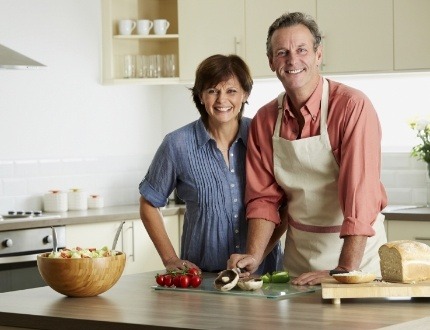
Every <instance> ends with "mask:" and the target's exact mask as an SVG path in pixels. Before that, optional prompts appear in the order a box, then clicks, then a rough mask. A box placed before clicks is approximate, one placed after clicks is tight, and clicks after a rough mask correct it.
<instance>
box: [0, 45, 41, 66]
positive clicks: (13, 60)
mask: <svg viewBox="0 0 430 330" xmlns="http://www.w3.org/2000/svg"><path fill="white" fill-rule="evenodd" d="M44 66H45V65H43V64H42V63H39V62H36V61H35V60H32V59H31V58H29V57H27V56H24V55H22V54H20V53H18V52H16V51H14V50H12V49H10V48H7V47H5V46H3V45H0V69H12V70H22V69H32V68H39V67H44Z"/></svg>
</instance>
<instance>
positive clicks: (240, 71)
mask: <svg viewBox="0 0 430 330" xmlns="http://www.w3.org/2000/svg"><path fill="white" fill-rule="evenodd" d="M231 77H236V78H237V80H238V81H239V83H240V86H241V87H242V89H243V90H244V91H245V93H247V95H249V94H250V93H251V90H252V84H253V80H252V77H251V73H250V70H249V68H248V65H247V64H246V63H245V61H244V60H242V58H240V57H239V56H237V55H220V54H216V55H212V56H209V57H208V58H206V59H205V60H203V62H201V63H200V64H199V66H198V67H197V70H196V80H195V82H194V87H192V88H190V90H191V93H192V96H193V101H194V103H195V105H196V107H197V110H198V111H199V112H200V116H201V117H202V119H203V122H204V123H205V124H207V120H208V113H207V112H206V109H205V105H204V104H202V103H201V95H202V93H203V91H204V90H206V89H207V88H210V87H215V86H216V85H218V84H219V83H220V82H223V81H227V80H228V79H230V78H231ZM243 109H244V105H242V108H241V109H240V112H239V115H238V119H239V120H240V118H242V113H243Z"/></svg>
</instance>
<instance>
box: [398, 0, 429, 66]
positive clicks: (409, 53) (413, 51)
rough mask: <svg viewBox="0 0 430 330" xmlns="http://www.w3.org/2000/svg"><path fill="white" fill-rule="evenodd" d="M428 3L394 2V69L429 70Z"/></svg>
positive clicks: (426, 1) (413, 1)
mask: <svg viewBox="0 0 430 330" xmlns="http://www.w3.org/2000/svg"><path fill="white" fill-rule="evenodd" d="M429 14H430V1H428V0H394V69H395V70H409V69H429V68H430V56H429V53H430V37H429V32H430V20H429Z"/></svg>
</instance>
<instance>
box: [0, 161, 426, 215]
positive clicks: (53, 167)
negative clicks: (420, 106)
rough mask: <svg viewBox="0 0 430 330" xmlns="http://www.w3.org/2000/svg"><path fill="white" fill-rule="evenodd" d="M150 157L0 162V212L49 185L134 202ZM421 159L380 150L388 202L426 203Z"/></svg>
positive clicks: (36, 203) (35, 202) (25, 206)
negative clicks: (77, 189) (382, 152)
mask: <svg viewBox="0 0 430 330" xmlns="http://www.w3.org/2000/svg"><path fill="white" fill-rule="evenodd" d="M151 158H152V157H150V156H148V157H141V156H139V157H138V156H127V157H118V156H116V157H97V158H73V159H41V160H7V161H0V178H1V179H0V212H1V213H4V212H7V211H8V210H41V209H42V207H43V205H42V196H43V194H45V193H46V192H48V191H49V190H53V189H57V190H63V191H68V190H69V189H72V188H79V189H83V190H85V191H86V192H88V193H89V194H98V195H101V196H103V198H104V201H105V206H115V205H128V204H134V203H137V202H138V198H139V192H138V185H139V182H140V180H141V179H142V178H143V176H144V175H145V173H146V170H147V168H148V166H149V164H150V161H151ZM426 168H427V167H426V164H425V163H424V162H419V161H417V160H415V159H413V158H411V156H410V155H409V153H384V154H383V155H382V182H383V183H384V185H385V188H386V190H387V194H388V199H389V204H391V205H394V204H402V205H421V204H425V203H426V196H427V174H426V173H427V172H426Z"/></svg>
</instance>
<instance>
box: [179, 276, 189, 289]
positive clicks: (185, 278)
mask: <svg viewBox="0 0 430 330" xmlns="http://www.w3.org/2000/svg"><path fill="white" fill-rule="evenodd" d="M179 281H180V284H181V288H188V287H189V286H190V277H189V276H188V275H181V277H180V278H179Z"/></svg>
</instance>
